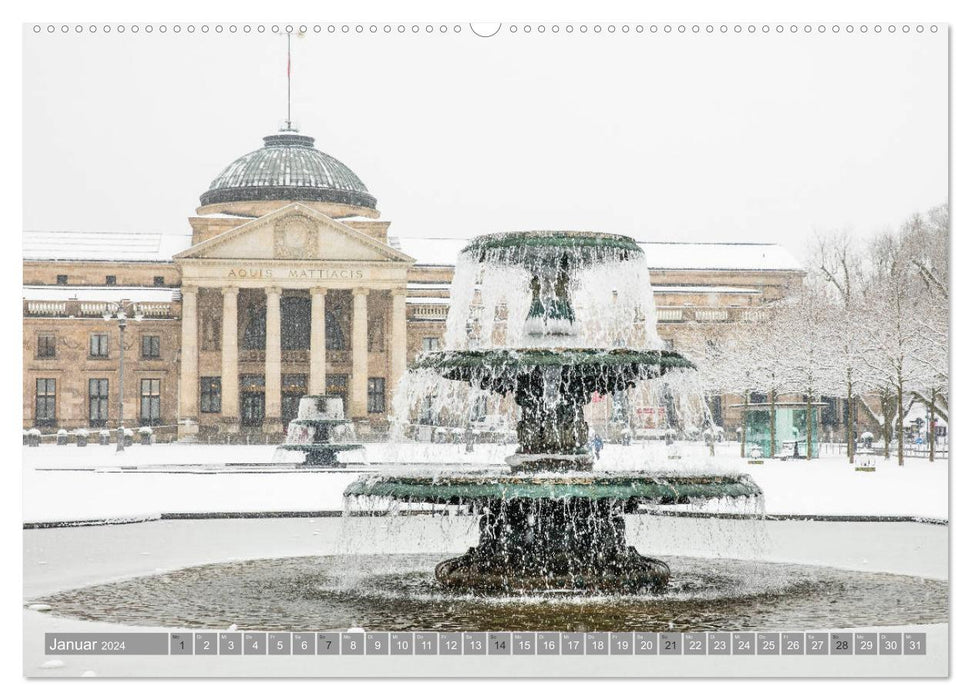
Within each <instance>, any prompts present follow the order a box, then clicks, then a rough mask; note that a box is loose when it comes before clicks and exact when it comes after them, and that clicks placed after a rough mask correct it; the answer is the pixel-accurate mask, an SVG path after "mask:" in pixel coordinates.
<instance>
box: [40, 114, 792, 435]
mask: <svg viewBox="0 0 971 700" xmlns="http://www.w3.org/2000/svg"><path fill="white" fill-rule="evenodd" d="M376 207H377V202H376V199H375V198H374V196H373V195H372V194H371V193H370V192H368V190H367V188H366V187H365V186H364V184H363V183H362V182H361V180H360V179H359V178H358V177H357V176H356V175H355V174H354V173H353V172H352V171H351V170H350V169H349V168H348V167H347V166H345V165H344V164H343V163H341V162H340V161H338V160H336V159H335V158H333V157H331V156H329V155H327V154H326V153H323V152H322V151H320V150H317V149H316V148H314V140H313V139H312V138H310V137H309V136H306V135H303V134H300V133H297V132H296V131H292V130H285V131H281V132H279V133H277V134H273V135H271V136H267V137H265V138H264V144H263V147H262V148H259V149H257V150H255V151H252V152H250V153H247V154H246V155H244V156H242V157H241V158H239V159H237V160H236V161H234V162H233V163H231V164H230V165H229V166H227V167H226V168H225V169H224V171H223V172H222V173H220V174H219V175H218V176H217V177H216V178H215V179H214V180H213V181H212V183H211V184H210V186H209V188H208V189H207V190H206V191H205V192H204V193H203V194H202V196H201V197H200V206H199V208H198V209H197V210H196V212H195V214H194V215H193V216H191V217H189V227H190V228H191V239H189V240H187V241H186V244H183V245H180V246H178V248H177V249H175V250H172V246H171V244H170V243H168V242H167V241H166V240H165V236H162V235H160V234H139V233H76V232H25V234H24V263H23V277H24V279H23V283H24V299H23V314H24V326H23V330H24V334H23V342H24V354H23V382H24V384H23V397H24V402H23V422H24V427H25V428H29V427H39V428H41V429H42V430H45V431H53V430H55V429H60V428H64V429H68V430H70V429H76V428H103V427H107V428H114V427H117V425H118V422H119V416H120V414H121V413H122V412H123V418H124V420H125V422H126V425H136V424H146V425H153V426H155V427H156V428H155V429H156V431H157V434H158V435H159V436H160V437H163V436H171V437H175V436H183V437H185V436H191V435H199V436H200V437H206V438H209V439H212V438H216V439H225V440H237V439H239V440H243V439H245V440H253V439H257V440H262V439H266V440H271V439H278V438H279V435H280V434H281V433H282V432H283V431H284V430H285V426H286V424H287V423H288V421H289V420H290V419H291V418H293V417H294V415H295V413H296V407H297V401H298V400H299V397H300V396H302V395H304V394H307V393H328V394H332V395H336V396H341V397H342V398H343V399H344V404H345V412H346V414H347V415H348V416H349V417H350V418H352V419H353V420H354V421H355V422H356V423H357V424H358V426H359V430H360V431H362V432H363V433H364V434H367V433H368V432H369V431H373V432H380V431H382V429H383V428H385V427H386V424H387V418H388V412H389V410H390V407H391V401H392V394H393V391H394V387H395V386H396V383H397V380H398V379H399V378H400V377H401V375H402V374H403V373H404V372H405V370H406V368H407V366H408V363H409V362H411V361H412V360H413V359H414V358H415V357H416V356H417V355H418V354H419V353H421V352H423V351H429V350H434V349H436V348H437V347H438V346H439V343H440V341H441V337H442V335H443V332H444V326H445V317H446V315H447V312H448V302H449V299H448V296H449V285H450V282H451V278H452V273H453V265H454V263H455V258H456V255H457V253H458V250H459V249H460V248H461V246H462V245H463V241H462V240H461V239H459V238H455V239H439V240H433V239H422V238H407V237H396V236H393V235H389V227H390V222H388V221H385V220H382V219H381V218H380V213H379V212H378V210H377V208H376ZM183 240H185V239H183ZM642 245H643V247H644V248H645V252H646V254H647V259H648V262H649V265H650V267H651V274H652V281H653V284H654V292H655V299H656V303H657V307H658V322H659V331H660V334H661V336H662V338H665V339H666V340H668V341H669V342H670V344H671V345H672V346H673V347H677V343H678V338H679V335H680V334H682V333H683V332H685V329H686V328H688V327H693V328H697V326H698V325H699V324H702V325H704V324H721V323H731V322H733V321H737V320H743V319H744V320H751V319H752V314H757V313H758V307H759V306H761V305H762V304H765V303H766V302H769V301H773V300H776V299H778V298H781V297H782V296H784V295H785V293H786V290H787V289H788V288H789V286H790V285H792V284H794V283H798V281H799V280H800V279H801V276H802V274H803V273H802V270H801V269H800V266H799V264H798V262H796V261H795V259H794V258H792V256H791V255H789V254H788V253H787V252H786V251H785V250H784V249H782V248H781V247H779V246H775V245H762V244H756V245H746V244H738V245H729V244H679V243H644V244H642ZM118 311H124V312H125V313H126V314H127V315H128V322H127V323H126V330H125V335H124V338H125V340H124V345H123V346H121V345H120V342H121V332H120V329H119V323H118V320H117V314H118ZM122 353H123V354H124V396H123V397H119V390H120V387H121V384H122V382H120V381H119V378H120V377H121V376H122V375H121V374H120V372H121V369H120V364H121V363H120V362H119V360H120V359H121V358H120V354H122ZM120 398H121V401H119V399H120ZM120 403H121V404H122V405H123V409H122V410H120V409H119V404H120ZM163 439H164V437H163Z"/></svg>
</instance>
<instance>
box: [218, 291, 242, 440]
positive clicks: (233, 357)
mask: <svg viewBox="0 0 971 700" xmlns="http://www.w3.org/2000/svg"><path fill="white" fill-rule="evenodd" d="M222 292H223V339H222V372H221V375H222V420H223V423H224V424H225V428H226V432H230V433H236V432H239V347H238V343H239V333H238V329H237V322H238V316H237V312H236V307H237V298H238V297H239V289H238V288H236V287H223V290H222Z"/></svg>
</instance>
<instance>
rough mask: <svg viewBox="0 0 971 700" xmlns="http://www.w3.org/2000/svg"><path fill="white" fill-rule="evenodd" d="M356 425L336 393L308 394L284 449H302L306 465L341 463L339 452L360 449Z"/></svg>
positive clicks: (290, 429) (333, 464)
mask: <svg viewBox="0 0 971 700" xmlns="http://www.w3.org/2000/svg"><path fill="white" fill-rule="evenodd" d="M362 447H363V445H361V444H360V443H357V442H355V434H354V425H353V424H352V423H351V421H349V420H348V419H346V418H344V402H343V400H342V399H341V398H340V397H339V396H337V397H335V396H323V395H308V396H303V397H301V398H300V404H299V406H298V407H297V417H296V418H294V419H293V420H292V421H290V425H289V427H288V428H287V437H286V440H285V441H284V443H283V444H282V445H280V448H279V449H281V450H287V451H296V452H302V453H303V454H304V462H303V463H304V464H305V465H307V466H316V467H319V466H329V467H338V466H341V465H340V462H338V461H337V455H338V454H339V453H341V452H347V451H350V450H359V449H361V448H362Z"/></svg>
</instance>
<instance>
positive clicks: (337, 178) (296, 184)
mask: <svg viewBox="0 0 971 700" xmlns="http://www.w3.org/2000/svg"><path fill="white" fill-rule="evenodd" d="M199 200H200V201H201V202H202V205H203V206H205V205H208V204H221V203H223V202H252V201H268V200H283V201H294V202H296V201H301V202H333V203H335V204H347V205H350V206H355V207H366V208H368V209H374V208H375V206H376V205H377V200H375V198H374V196H373V195H371V194H370V193H369V192H368V191H367V187H365V186H364V183H363V182H361V179H360V178H359V177H358V176H357V175H355V174H354V173H353V172H352V171H351V169H350V168H348V167H347V166H346V165H344V164H343V163H341V162H340V161H339V160H337V159H336V158H334V157H332V156H329V155H327V154H326V153H323V152H322V151H318V150H317V149H315V148H314V139H313V138H312V137H310V136H305V135H304V134H299V133H297V132H296V131H287V130H283V131H280V132H279V133H276V134H272V135H270V136H264V137H263V148H260V149H258V150H256V151H253V152H251V153H247V154H246V155H245V156H242V157H241V158H237V159H236V160H234V161H233V162H232V163H230V164H229V165H228V166H227V167H226V169H225V170H223V171H222V172H221V173H220V174H219V175H218V176H217V177H216V179H215V180H213V181H212V183H211V184H210V185H209V189H208V190H207V191H206V193H205V194H203V195H202V197H200V198H199Z"/></svg>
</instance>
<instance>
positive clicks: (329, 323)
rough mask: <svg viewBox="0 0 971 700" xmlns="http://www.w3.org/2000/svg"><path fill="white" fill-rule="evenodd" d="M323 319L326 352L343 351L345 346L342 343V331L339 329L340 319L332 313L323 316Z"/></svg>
mask: <svg viewBox="0 0 971 700" xmlns="http://www.w3.org/2000/svg"><path fill="white" fill-rule="evenodd" d="M324 319H325V328H324V336H325V345H326V347H327V349H328V350H344V349H345V348H346V346H347V344H346V343H345V342H344V329H343V328H342V327H341V324H340V318H338V316H337V314H335V313H334V312H333V311H328V312H326V313H325V314H324Z"/></svg>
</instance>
